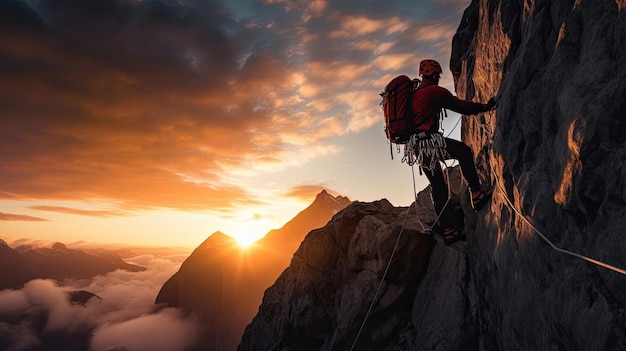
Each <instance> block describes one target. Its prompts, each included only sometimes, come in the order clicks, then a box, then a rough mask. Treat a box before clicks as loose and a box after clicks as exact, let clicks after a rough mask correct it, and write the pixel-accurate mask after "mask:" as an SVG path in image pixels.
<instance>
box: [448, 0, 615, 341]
mask: <svg viewBox="0 0 626 351" xmlns="http://www.w3.org/2000/svg"><path fill="white" fill-rule="evenodd" d="M625 5H626V3H624V2H623V1H589V0H582V1H580V0H579V1H524V2H521V1H520V2H517V1H502V2H499V1H488V2H487V1H479V2H478V1H475V2H473V3H472V5H471V7H470V9H468V11H467V12H466V16H468V15H471V16H472V17H473V18H474V19H473V20H469V21H465V20H464V21H463V22H462V23H463V24H462V25H461V28H460V30H459V32H463V33H472V34H471V40H467V39H461V38H459V37H457V38H455V43H454V44H455V45H453V49H454V53H453V55H452V62H451V66H452V67H457V69H458V71H457V72H456V75H457V76H458V80H457V93H458V95H459V96H461V97H465V98H468V99H474V100H477V101H486V99H488V98H489V96H491V95H495V94H497V95H498V96H499V98H500V100H499V103H498V108H497V112H495V113H487V114H484V115H483V116H479V118H477V119H473V118H468V119H467V120H466V121H467V122H468V123H465V124H464V129H463V138H464V140H465V141H466V142H468V143H469V144H470V145H471V146H472V147H473V149H474V152H475V153H476V155H478V156H479V157H478V159H479V161H478V164H479V165H480V166H481V173H482V175H483V177H485V178H489V179H491V180H492V181H493V182H494V183H495V184H496V189H502V191H501V190H496V192H495V196H494V199H493V201H492V204H491V208H490V209H489V211H487V212H486V213H485V214H484V215H480V216H479V217H478V220H477V221H476V227H475V229H474V230H473V232H474V235H473V236H472V238H471V240H470V241H469V247H468V256H469V257H470V262H471V264H470V269H471V276H472V279H473V285H474V287H475V288H476V291H477V293H478V294H477V296H478V297H479V306H480V315H479V318H478V320H477V322H478V328H479V331H480V336H481V338H480V341H481V347H482V348H484V349H499V350H538V349H563V350H624V349H626V340H625V334H624V331H625V327H624V326H625V325H626V276H624V275H622V274H619V273H615V272H613V271H611V270H609V269H606V268H601V267H599V266H597V265H594V264H590V263H588V262H585V261H582V260H580V259H577V258H575V257H572V256H570V255H568V254H564V253H562V252H557V251H555V250H553V249H552V248H551V247H550V246H549V245H548V244H547V243H546V242H545V241H544V240H542V239H541V237H540V236H539V234H538V233H536V232H535V231H534V230H533V229H532V228H531V227H530V226H529V225H528V224H527V223H525V222H524V220H523V219H522V216H523V217H524V218H526V219H527V220H528V221H530V222H531V223H532V224H533V226H535V227H536V228H537V229H538V230H539V231H540V232H541V233H543V234H544V235H545V236H546V238H547V239H549V240H550V241H551V242H553V243H554V244H555V245H557V246H558V247H560V248H563V249H566V250H569V251H572V252H575V253H579V254H582V255H585V256H589V257H592V258H595V259H597V260H600V261H603V262H606V263H609V264H611V265H614V266H617V267H621V268H626V256H625V255H624V251H625V249H626V237H625V236H624V231H625V230H626V222H625V220H624V218H626V217H625V215H626V206H625V204H626V203H625V202H626V192H625V191H626V187H625V185H624V179H626V178H625V177H624V175H626V171H625V168H624V165H625V164H626V162H625V161H626V158H625V156H626V135H625V134H624V127H625V125H626V118H625V117H626V114H625V113H626V11H625V9H626V8H625ZM471 23H475V26H474V27H473V28H470V27H466V26H464V24H470V26H471ZM465 35H466V34H463V35H461V36H465ZM477 122H480V123H477ZM481 123H484V125H481ZM485 129H486V130H487V131H489V133H487V132H485V131H484V130H485ZM505 194H506V196H505ZM507 198H508V199H510V200H511V202H512V204H513V206H514V207H515V208H516V209H517V211H520V213H517V212H516V210H514V209H513V207H512V206H510V205H509V204H508V202H507ZM520 214H521V215H520Z"/></svg>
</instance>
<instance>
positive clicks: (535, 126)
mask: <svg viewBox="0 0 626 351" xmlns="http://www.w3.org/2000/svg"><path fill="white" fill-rule="evenodd" d="M452 49H453V50H452V57H451V62H450V67H451V69H452V71H453V74H454V75H455V83H456V90H457V95H459V96H460V97H461V98H466V99H469V100H474V101H479V102H486V101H487V100H488V99H489V98H490V97H491V96H494V95H497V96H498V98H499V100H498V101H499V102H498V108H497V111H495V112H490V113H484V114H480V115H479V116H476V117H475V118H474V117H471V116H465V117H464V121H463V131H462V138H463V140H464V141H465V142H466V143H468V144H469V145H470V146H471V147H472V149H473V150H474V153H475V157H476V159H477V167H478V169H479V173H480V176H481V178H482V179H483V180H484V181H485V182H489V181H490V182H491V183H492V184H494V197H493V200H492V201H491V203H490V204H488V206H487V207H486V208H485V209H483V210H482V211H481V212H480V213H478V214H475V213H474V212H473V211H472V210H471V209H470V208H469V207H468V199H467V194H466V190H465V189H464V188H463V187H459V188H457V189H455V193H456V194H457V195H456V197H458V199H459V201H460V202H461V204H463V206H464V212H465V214H466V219H465V222H466V228H467V231H468V236H469V238H468V242H467V243H466V244H460V245H456V246H455V247H446V246H444V245H442V244H441V243H439V242H435V241H433V238H432V237H429V236H427V235H425V234H421V233H420V231H421V229H420V226H419V224H418V223H417V221H416V220H415V219H414V218H420V219H421V220H423V221H424V222H426V223H431V222H432V220H433V219H434V213H433V212H432V208H431V207H429V206H432V205H430V203H429V199H428V196H429V193H428V189H426V190H425V191H424V192H422V193H421V194H420V195H419V196H418V199H417V202H416V204H417V210H416V211H415V210H414V209H415V207H411V209H409V214H410V215H409V216H408V217H407V220H406V222H405V216H404V215H405V214H406V213H407V212H406V211H407V209H406V208H395V207H393V206H391V205H390V204H389V203H388V202H387V201H385V200H381V201H377V202H374V203H356V204H354V205H352V206H349V207H347V208H346V209H344V210H343V211H342V212H341V213H339V214H337V215H336V216H335V217H334V218H333V220H332V221H331V222H330V223H329V224H328V225H327V226H326V227H324V228H321V229H319V230H317V231H314V232H311V233H310V234H309V235H308V236H307V237H306V239H305V241H304V242H303V243H302V245H301V246H300V248H299V249H298V251H297V253H296V255H295V256H294V259H293V261H292V263H291V265H290V266H289V268H288V269H287V270H286V271H285V272H283V274H282V275H281V276H280V278H279V279H278V280H277V281H276V283H275V284H274V285H273V286H272V287H270V288H269V289H268V290H267V291H266V294H265V296H264V298H263V304H262V305H261V307H260V309H259V313H258V314H257V316H256V317H255V318H254V320H253V322H252V323H251V324H250V325H249V326H248V328H247V329H246V332H245V333H244V336H243V338H242V341H241V344H240V345H239V350H242V351H243V350H346V349H351V348H352V346H354V348H353V349H354V350H626V336H625V330H626V329H625V326H626V275H624V274H621V273H618V272H615V271H613V270H611V269H607V268H605V267H600V266H598V265H596V264H593V263H590V262H588V261H584V260H582V259H580V258H579V257H575V256H573V255H570V254H568V253H566V252H563V251H559V250H555V249H553V247H551V246H550V244H548V243H547V242H546V241H545V240H543V238H542V237H541V235H544V236H545V239H547V240H549V241H551V242H552V243H553V245H555V246H556V247H558V248H560V249H564V250H568V251H570V252H574V253H577V254H580V255H584V256H588V257H591V258H594V259H596V260H599V261H602V262H605V263H608V264H610V265H612V266H615V267H618V268H621V269H625V268H626V256H625V255H624V251H625V250H626V236H625V235H624V232H625V231H626V219H625V218H626V206H625V205H626V187H625V184H624V179H626V171H625V168H624V164H626V136H625V135H626V134H625V133H624V127H625V125H626V117H625V115H626V2H624V1H622V0H618V1H612V0H611V1H609V0H576V1H574V0H572V1H540V0H534V1H532V0H531V1H529V0H525V1H505V0H502V1H499V0H475V1H472V3H471V5H470V6H469V7H468V9H467V10H466V11H465V13H464V16H463V19H462V21H461V25H460V26H459V29H458V33H457V35H456V36H455V37H454V39H453V42H452ZM454 183H456V182H455V181H453V184H454ZM509 201H510V202H509ZM403 223H404V229H403V230H402V236H401V238H400V242H399V243H400V245H399V246H398V247H399V249H398V251H397V252H396V255H395V256H394V258H393V261H392V263H391V266H390V269H389V271H388V273H387V274H386V275H385V269H386V264H387V262H388V260H389V256H390V254H391V252H392V248H393V247H394V243H395V241H396V239H397V238H398V233H399V232H400V228H403ZM529 223H530V224H532V226H531V225H529ZM533 228H534V229H533ZM535 229H537V230H538V231H539V232H540V233H541V235H540V234H539V233H538V232H537V231H535ZM383 276H384V279H382V278H383ZM381 282H382V283H381ZM379 284H380V293H379V294H376V289H377V287H378V286H379ZM375 296H376V298H374V297H375ZM372 301H373V302H374V303H373V304H372V309H371V311H370V313H367V312H368V309H369V306H370V303H371V302H372ZM366 315H367V316H368V319H367V321H366V323H365V324H364V327H363V328H362V330H361V332H360V333H359V330H360V329H361V328H360V327H361V325H362V321H363V320H364V317H365V316H366Z"/></svg>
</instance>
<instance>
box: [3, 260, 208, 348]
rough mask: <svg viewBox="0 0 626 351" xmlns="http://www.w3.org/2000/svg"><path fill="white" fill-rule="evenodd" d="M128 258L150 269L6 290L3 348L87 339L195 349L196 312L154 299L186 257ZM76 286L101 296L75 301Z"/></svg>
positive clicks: (104, 344) (92, 344)
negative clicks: (72, 297)
mask: <svg viewBox="0 0 626 351" xmlns="http://www.w3.org/2000/svg"><path fill="white" fill-rule="evenodd" d="M126 261H127V262H129V263H132V264H136V265H140V266H143V267H146V268H147V270H145V271H143V272H136V273H133V272H127V271H122V270H117V271H114V272H111V273H109V274H107V275H104V276H96V277H94V278H92V279H88V280H80V281H63V282H55V281H52V280H42V279H37V280H32V281H30V282H28V283H27V284H25V286H24V287H23V288H22V289H20V290H2V291H0V342H1V343H0V346H1V347H0V348H3V347H4V348H5V349H6V351H25V350H29V351H30V350H46V351H47V350H61V349H64V347H66V346H70V345H73V346H74V347H77V346H76V345H84V346H83V347H84V348H85V350H90V351H111V350H118V351H119V350H132V351H143V350H145V351H161V350H162V351H182V350H191V349H194V348H195V345H196V343H197V340H198V336H199V327H198V323H197V320H196V319H195V318H194V316H193V315H188V314H185V313H183V312H182V311H180V310H178V309H175V308H158V306H155V305H154V301H155V298H156V295H157V294H158V292H159V289H160V288H161V286H162V285H163V284H164V283H165V281H166V280H167V279H169V278H170V277H171V276H172V275H173V274H174V273H176V271H177V270H178V268H179V267H180V264H181V262H182V259H181V257H180V256H171V257H158V256H154V255H141V256H137V257H132V258H129V259H126ZM76 290H85V291H88V292H90V293H93V294H95V295H97V296H98V297H100V299H98V298H92V299H90V300H89V301H88V302H87V303H86V304H84V305H81V304H72V303H71V302H70V300H69V295H68V294H67V292H68V291H76ZM81 338H82V340H84V341H83V342H81V341H80V340H81ZM72 339H78V340H79V341H78V342H75V343H74V344H72V343H70V342H69V341H68V340H72ZM65 342H67V344H66V345H63V343H65ZM75 351H80V350H75Z"/></svg>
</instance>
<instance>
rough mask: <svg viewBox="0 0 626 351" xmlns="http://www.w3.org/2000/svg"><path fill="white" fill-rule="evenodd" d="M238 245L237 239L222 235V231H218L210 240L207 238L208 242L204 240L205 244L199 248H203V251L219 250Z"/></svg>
mask: <svg viewBox="0 0 626 351" xmlns="http://www.w3.org/2000/svg"><path fill="white" fill-rule="evenodd" d="M235 243H236V239H235V238H233V237H231V236H229V235H227V234H224V233H222V232H221V231H219V230H218V231H216V232H214V233H213V234H211V235H210V236H209V237H208V238H206V240H204V242H203V243H202V244H200V246H199V247H198V248H202V249H211V248H213V249H217V248H223V247H228V246H232V245H233V244H235Z"/></svg>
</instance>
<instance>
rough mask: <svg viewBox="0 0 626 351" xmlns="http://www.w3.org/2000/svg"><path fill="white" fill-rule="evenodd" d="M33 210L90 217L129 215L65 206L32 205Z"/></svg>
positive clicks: (121, 212) (116, 211)
mask: <svg viewBox="0 0 626 351" xmlns="http://www.w3.org/2000/svg"><path fill="white" fill-rule="evenodd" d="M29 208H30V209H32V210H38V211H47V212H57V213H64V214H75V215H80V216H90V217H119V216H127V215H129V214H128V213H126V212H123V211H119V210H83V209H78V208H71V207H63V206H30V207H29Z"/></svg>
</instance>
